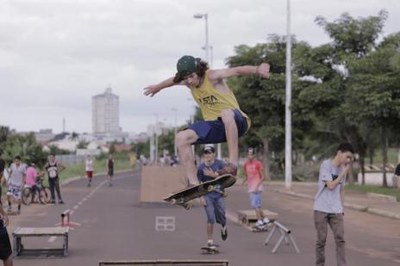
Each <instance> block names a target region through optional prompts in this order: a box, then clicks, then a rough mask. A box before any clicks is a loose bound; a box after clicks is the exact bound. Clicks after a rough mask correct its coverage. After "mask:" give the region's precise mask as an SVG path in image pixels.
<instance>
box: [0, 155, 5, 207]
mask: <svg viewBox="0 0 400 266" xmlns="http://www.w3.org/2000/svg"><path fill="white" fill-rule="evenodd" d="M1 156H2V153H1V151H0V206H2V204H3V203H2V202H1V195H3V191H2V186H3V183H4V182H5V178H4V176H3V173H4V168H5V167H6V161H4V159H3V158H2V157H1Z"/></svg>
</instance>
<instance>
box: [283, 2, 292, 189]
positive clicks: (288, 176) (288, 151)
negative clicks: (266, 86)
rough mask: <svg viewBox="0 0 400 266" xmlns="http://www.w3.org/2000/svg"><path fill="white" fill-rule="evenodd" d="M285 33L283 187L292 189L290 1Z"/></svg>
mask: <svg viewBox="0 0 400 266" xmlns="http://www.w3.org/2000/svg"><path fill="white" fill-rule="evenodd" d="M286 16H287V22H286V23H287V25H286V26H287V33H286V104H285V187H286V189H291V187H292V113H291V104H292V103H291V102H292V72H291V66H292V53H291V50H292V39H291V32H290V0H287V13H286Z"/></svg>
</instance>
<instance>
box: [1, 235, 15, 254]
mask: <svg viewBox="0 0 400 266" xmlns="http://www.w3.org/2000/svg"><path fill="white" fill-rule="evenodd" d="M11 254H12V250H11V243H10V238H9V237H8V233H7V232H5V233H2V234H0V260H6V259H8V257H10V256H11Z"/></svg>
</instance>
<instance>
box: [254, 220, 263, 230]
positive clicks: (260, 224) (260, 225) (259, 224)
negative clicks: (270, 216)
mask: <svg viewBox="0 0 400 266" xmlns="http://www.w3.org/2000/svg"><path fill="white" fill-rule="evenodd" d="M264 226H265V224H264V222H263V221H261V220H258V221H257V222H256V227H258V228H263V227H264Z"/></svg>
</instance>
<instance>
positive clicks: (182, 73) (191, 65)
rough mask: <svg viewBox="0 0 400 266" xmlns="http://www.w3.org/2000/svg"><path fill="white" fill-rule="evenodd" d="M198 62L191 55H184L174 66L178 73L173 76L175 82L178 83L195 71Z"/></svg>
mask: <svg viewBox="0 0 400 266" xmlns="http://www.w3.org/2000/svg"><path fill="white" fill-rule="evenodd" d="M197 65H198V62H197V60H196V58H194V57H193V56H191V55H184V56H182V57H181V58H180V59H179V60H178V63H177V64H176V69H177V70H178V72H177V73H176V75H175V80H176V81H178V82H180V81H182V80H183V79H184V78H185V77H186V76H187V75H190V74H192V73H194V72H196V71H197Z"/></svg>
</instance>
